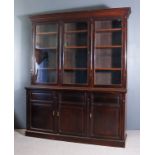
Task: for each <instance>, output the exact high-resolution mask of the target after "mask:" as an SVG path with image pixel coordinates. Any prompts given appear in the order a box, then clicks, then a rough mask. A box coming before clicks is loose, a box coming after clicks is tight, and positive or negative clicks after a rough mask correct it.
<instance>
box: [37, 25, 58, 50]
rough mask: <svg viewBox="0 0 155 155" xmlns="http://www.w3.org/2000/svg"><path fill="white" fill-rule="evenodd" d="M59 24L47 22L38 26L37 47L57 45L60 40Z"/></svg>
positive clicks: (53, 46)
mask: <svg viewBox="0 0 155 155" xmlns="http://www.w3.org/2000/svg"><path fill="white" fill-rule="evenodd" d="M57 33H58V25H57V24H46V25H37V26H36V46H35V47H36V48H39V49H42V48H47V49H49V48H51V49H53V48H54V49H55V48H56V47H57V41H58V34H57Z"/></svg>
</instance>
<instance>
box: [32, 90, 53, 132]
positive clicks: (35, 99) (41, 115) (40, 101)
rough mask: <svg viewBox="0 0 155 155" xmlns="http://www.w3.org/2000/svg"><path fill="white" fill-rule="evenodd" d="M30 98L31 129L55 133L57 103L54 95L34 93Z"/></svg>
mask: <svg viewBox="0 0 155 155" xmlns="http://www.w3.org/2000/svg"><path fill="white" fill-rule="evenodd" d="M30 96H31V97H30V116H31V117H30V128H31V129H34V130H43V131H48V132H54V130H55V118H54V113H55V111H54V110H55V102H54V100H53V95H52V93H50V92H43V91H41V92H40V91H34V92H31V94H30Z"/></svg>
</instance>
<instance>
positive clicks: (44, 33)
mask: <svg viewBox="0 0 155 155" xmlns="http://www.w3.org/2000/svg"><path fill="white" fill-rule="evenodd" d="M56 34H58V33H57V32H37V33H36V35H56Z"/></svg>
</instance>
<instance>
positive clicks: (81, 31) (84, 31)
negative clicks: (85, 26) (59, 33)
mask: <svg viewBox="0 0 155 155" xmlns="http://www.w3.org/2000/svg"><path fill="white" fill-rule="evenodd" d="M86 32H88V30H70V31H66V32H65V33H66V34H68V33H69V34H70V33H71V34H72V33H86Z"/></svg>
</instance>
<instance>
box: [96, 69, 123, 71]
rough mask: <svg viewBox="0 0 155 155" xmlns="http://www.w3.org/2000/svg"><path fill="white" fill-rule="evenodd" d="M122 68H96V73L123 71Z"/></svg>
mask: <svg viewBox="0 0 155 155" xmlns="http://www.w3.org/2000/svg"><path fill="white" fill-rule="evenodd" d="M121 70H122V68H95V71H121Z"/></svg>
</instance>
